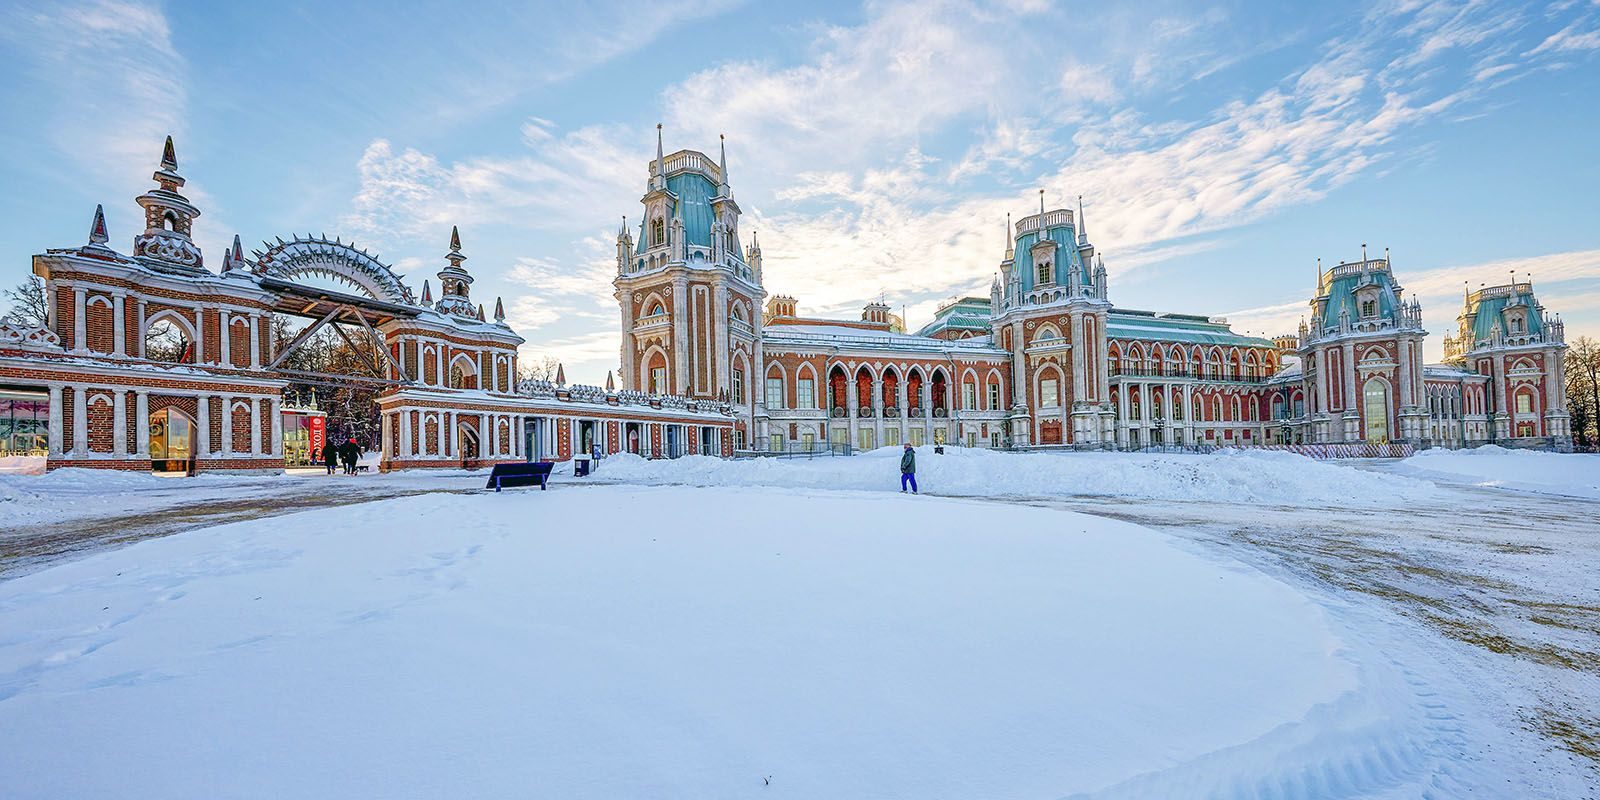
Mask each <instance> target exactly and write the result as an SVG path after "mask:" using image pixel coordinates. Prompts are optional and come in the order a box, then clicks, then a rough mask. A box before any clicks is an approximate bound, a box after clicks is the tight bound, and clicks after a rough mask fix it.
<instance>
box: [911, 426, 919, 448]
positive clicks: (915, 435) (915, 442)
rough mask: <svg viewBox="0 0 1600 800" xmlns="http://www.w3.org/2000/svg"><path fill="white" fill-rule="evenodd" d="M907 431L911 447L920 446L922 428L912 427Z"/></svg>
mask: <svg viewBox="0 0 1600 800" xmlns="http://www.w3.org/2000/svg"><path fill="white" fill-rule="evenodd" d="M908 433H910V434H911V446H912V447H921V446H922V429H921V428H912V429H911V430H910V431H908Z"/></svg>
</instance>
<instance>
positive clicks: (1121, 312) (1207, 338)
mask: <svg viewBox="0 0 1600 800" xmlns="http://www.w3.org/2000/svg"><path fill="white" fill-rule="evenodd" d="M1106 336H1107V337H1108V338H1112V339H1145V340H1151V341H1159V342H1185V343H1189V344H1217V345H1238V346H1241V347H1273V346H1274V345H1273V343H1272V341H1271V340H1270V339H1263V338H1261V337H1259V336H1245V335H1243V334H1238V333H1234V332H1233V330H1232V329H1230V328H1229V327H1228V325H1227V323H1224V322H1212V321H1211V320H1210V319H1209V318H1207V317H1199V316H1194V315H1192V314H1157V313H1156V312H1154V311H1132V310H1127V309H1115V310H1113V311H1112V312H1111V313H1110V314H1108V315H1107V316H1106Z"/></svg>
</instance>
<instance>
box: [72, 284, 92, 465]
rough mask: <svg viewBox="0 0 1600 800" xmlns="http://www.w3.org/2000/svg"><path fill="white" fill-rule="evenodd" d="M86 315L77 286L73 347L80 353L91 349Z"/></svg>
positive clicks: (73, 297)
mask: <svg viewBox="0 0 1600 800" xmlns="http://www.w3.org/2000/svg"><path fill="white" fill-rule="evenodd" d="M86 317H87V309H86V308H85V306H84V290H83V287H82V286H75V287H73V289H72V349H73V350H75V351H77V352H80V353H81V352H83V351H85V350H88V349H89V341H88V339H87V335H88V334H87V330H88V328H87V323H88V319H87V318H86ZM72 449H74V450H76V449H78V448H77V442H73V448H72Z"/></svg>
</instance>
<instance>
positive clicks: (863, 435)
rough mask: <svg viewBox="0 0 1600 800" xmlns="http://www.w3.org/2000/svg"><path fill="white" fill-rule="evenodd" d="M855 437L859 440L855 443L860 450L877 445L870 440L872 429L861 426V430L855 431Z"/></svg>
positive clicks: (869, 448)
mask: <svg viewBox="0 0 1600 800" xmlns="http://www.w3.org/2000/svg"><path fill="white" fill-rule="evenodd" d="M856 438H857V439H859V440H860V441H858V442H857V444H858V445H859V446H860V447H861V449H862V450H871V449H873V448H874V447H877V444H876V443H874V442H873V441H872V439H873V430H872V429H871V428H862V429H861V430H859V431H856Z"/></svg>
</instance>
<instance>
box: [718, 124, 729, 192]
mask: <svg viewBox="0 0 1600 800" xmlns="http://www.w3.org/2000/svg"><path fill="white" fill-rule="evenodd" d="M717 140H718V141H719V142H720V143H721V146H722V160H721V161H720V162H719V163H718V164H717V166H718V167H720V168H721V169H722V186H721V187H719V188H721V189H722V194H723V195H727V194H728V192H729V187H728V137H727V136H726V135H725V134H721V133H719V134H717Z"/></svg>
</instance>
